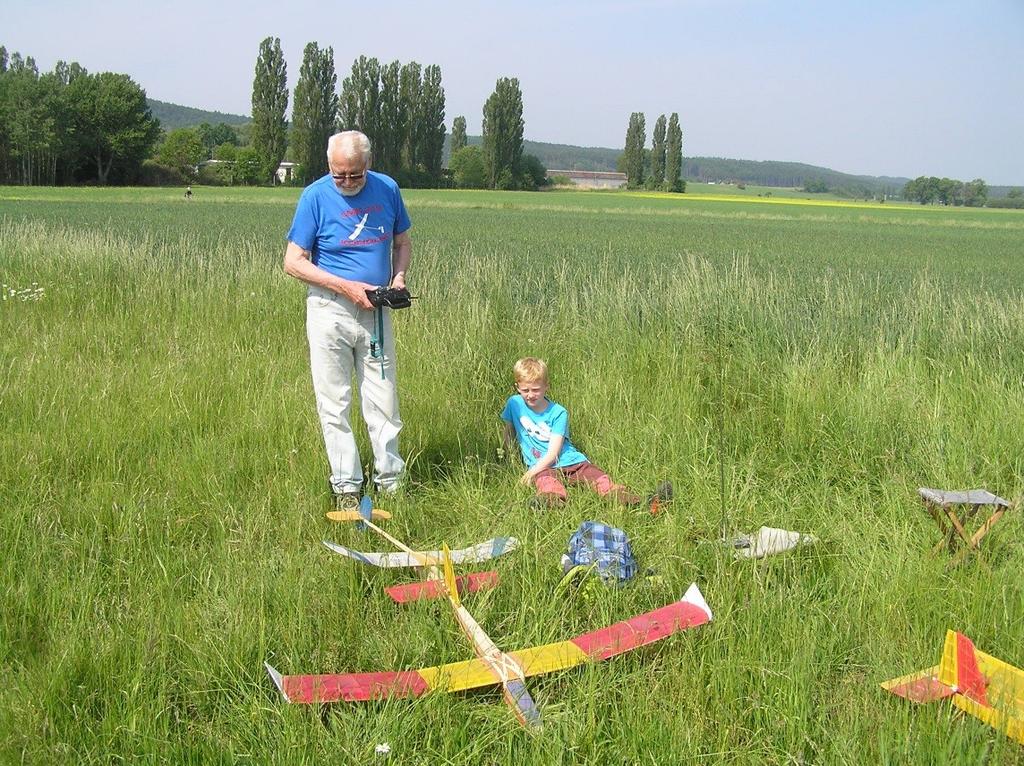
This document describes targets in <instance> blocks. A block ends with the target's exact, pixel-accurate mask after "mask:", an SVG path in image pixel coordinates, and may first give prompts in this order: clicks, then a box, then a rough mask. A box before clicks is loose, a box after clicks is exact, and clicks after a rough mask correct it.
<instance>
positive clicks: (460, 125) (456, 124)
mask: <svg viewBox="0 0 1024 766" xmlns="http://www.w3.org/2000/svg"><path fill="white" fill-rule="evenodd" d="M465 145H466V118H465V117H463V116H462V115H461V114H460V115H459V116H458V117H456V118H455V119H454V120H452V140H451V142H450V143H449V146H448V156H449V157H450V156H451V155H453V154H455V152H457V151H459V149H462V148H463V147H464V146H465Z"/></svg>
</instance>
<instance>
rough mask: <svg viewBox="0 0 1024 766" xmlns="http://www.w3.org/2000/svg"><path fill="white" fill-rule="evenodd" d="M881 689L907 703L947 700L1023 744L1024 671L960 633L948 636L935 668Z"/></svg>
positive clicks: (948, 634) (886, 682)
mask: <svg viewBox="0 0 1024 766" xmlns="http://www.w3.org/2000/svg"><path fill="white" fill-rule="evenodd" d="M882 688H883V689H885V690H887V691H890V692H892V693H893V694H896V695H898V696H900V697H904V698H906V699H908V700H910V701H911V702H934V701H935V700H940V699H945V698H947V697H949V698H950V700H951V701H952V703H953V704H954V705H956V706H957V707H958V708H960V709H961V710H963V711H964V712H965V713H968V714H970V715H972V716H974V717H975V718H978V719H980V720H982V721H984V722H985V723H987V724H988V725H989V726H991V727H993V728H994V729H997V730H999V731H1001V732H1003V733H1004V734H1006V735H1007V736H1008V737H1010V738H1011V739H1015V740H1016V741H1017V742H1020V743H1021V744H1024V670H1021V669H1020V668H1015V667H1014V666H1013V665H1010V664H1007V663H1005V662H1003V661H1002V660H999V659H996V658H995V657H992V656H991V655H988V654H985V653H984V652H982V651H979V650H978V649H976V648H975V647H974V644H973V643H972V642H971V639H969V638H968V637H967V636H965V635H964V634H963V633H957V632H955V631H952V630H947V631H946V643H945V644H944V646H943V648H942V660H941V662H940V663H939V664H938V665H936V666H935V667H931V668H927V669H925V670H921V671H918V672H917V673H911V674H910V675H906V676H900V677H899V678H893V679H892V680H889V681H885V682H884V683H883V684H882Z"/></svg>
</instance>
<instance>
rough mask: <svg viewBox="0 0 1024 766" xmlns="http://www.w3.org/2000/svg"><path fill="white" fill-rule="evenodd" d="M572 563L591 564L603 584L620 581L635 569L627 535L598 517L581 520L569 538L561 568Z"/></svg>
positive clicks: (634, 561)
mask: <svg viewBox="0 0 1024 766" xmlns="http://www.w3.org/2000/svg"><path fill="white" fill-rule="evenodd" d="M576 566H592V567H593V568H594V571H595V573H596V574H597V575H598V577H600V578H601V579H602V580H603V581H604V582H605V583H606V584H612V583H616V584H617V583H623V582H625V581H626V580H629V579H631V578H632V577H633V576H634V575H636V573H637V563H636V557H635V556H634V555H633V548H632V547H631V546H630V544H629V537H627V536H626V533H625V532H623V531H622V530H621V529H617V528H616V527H610V526H608V525H607V524H602V523H601V522H599V521H584V522H583V523H582V524H580V526H579V528H578V529H577V530H576V531H575V532H573V533H572V536H571V537H570V538H569V550H568V551H566V553H565V554H564V555H563V556H562V569H563V570H564V571H565V572H568V571H569V570H570V569H572V568H573V567H576Z"/></svg>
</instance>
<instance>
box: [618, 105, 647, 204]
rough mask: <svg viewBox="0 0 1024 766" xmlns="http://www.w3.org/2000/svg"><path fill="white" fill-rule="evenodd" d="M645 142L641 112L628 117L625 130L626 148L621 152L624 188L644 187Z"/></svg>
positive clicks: (645, 129)
mask: <svg viewBox="0 0 1024 766" xmlns="http://www.w3.org/2000/svg"><path fill="white" fill-rule="evenodd" d="M646 142H647V127H646V124H645V121H644V115H643V112H633V113H632V114H631V115H629V127H628V128H626V146H625V148H624V149H623V151H622V157H623V166H624V169H625V172H626V188H628V189H638V188H640V187H642V186H643V185H644V144H645V143H646Z"/></svg>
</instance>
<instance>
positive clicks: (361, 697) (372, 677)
mask: <svg viewBox="0 0 1024 766" xmlns="http://www.w3.org/2000/svg"><path fill="white" fill-rule="evenodd" d="M368 508H369V506H367V509H368ZM361 522H362V523H363V524H365V525H366V526H367V527H369V528H370V529H373V530H374V531H375V532H377V533H378V534H380V535H381V536H383V537H384V538H385V539H387V540H388V541H390V542H391V543H392V544H393V545H395V546H396V547H397V548H399V549H400V550H401V551H403V553H404V555H405V556H406V557H407V559H402V564H401V565H406V566H408V565H409V563H415V564H418V565H419V566H420V567H422V568H424V569H425V570H426V572H427V583H428V584H429V585H430V589H429V590H430V591H431V594H433V593H435V592H436V593H437V594H439V595H443V597H445V598H447V600H448V602H449V603H450V604H451V607H452V609H453V611H454V614H455V618H456V620H457V621H458V623H459V627H461V628H462V632H463V633H464V634H465V635H466V638H467V639H469V642H470V644H472V646H473V650H474V652H475V653H476V655H477V656H476V658H475V659H472V660H465V661H463V662H453V663H449V664H447V665H438V666H434V667H428V668H420V669H418V670H399V671H387V672H377V673H335V674H319V675H289V676H283V675H281V673H279V672H278V671H277V670H276V669H275V668H273V667H272V666H271V665H270V664H269V663H264V664H265V666H266V669H267V672H268V673H269V674H270V677H271V679H273V681H274V684H275V685H276V686H277V688H278V690H279V691H280V692H281V694H282V696H283V697H284V699H285V700H286V701H287V702H296V703H322V702H338V701H345V702H361V701H367V700H375V699H383V698H386V697H418V696H420V695H422V694H425V693H427V692H428V691H445V692H454V691H462V690H466V689H474V688H478V687H482V686H489V685H492V684H500V685H501V687H502V692H503V695H504V698H505V701H506V702H507V703H508V705H509V707H510V708H511V709H512V711H513V712H514V713H515V715H516V718H518V719H519V721H520V723H522V724H523V725H524V726H537V725H539V724H540V721H541V718H540V711H539V710H538V709H537V705H536V703H534V701H533V698H532V697H531V696H530V693H529V691H528V690H527V688H526V683H525V681H526V679H527V678H528V677H530V676H535V675H540V674H543V673H551V672H554V671H556V670H565V669H567V668H572V667H575V666H576V665H580V664H583V663H586V662H598V661H600V660H605V659H608V658H609V657H614V656H615V655H617V654H622V653H623V652H628V651H630V650H631V649H636V648H638V647H640V646H645V645H646V644H651V643H654V642H655V641H660V640H661V639H663V638H666V637H668V636H670V635H672V634H674V633H677V632H679V631H682V630H686V629H687V628H692V627H696V626H698V625H703V624H704V623H707V622H710V621H711V609H710V608H709V607H708V605H707V603H706V602H705V601H704V597H703V596H702V595H701V592H700V589H699V588H698V587H697V584H696V583H694V584H692V585H691V586H690V587H689V589H688V590H687V591H686V594H685V595H684V596H683V597H682V599H680V600H679V601H676V602H674V603H671V604H669V605H667V606H663V607H661V608H660V609H655V610H653V611H650V612H646V613H644V614H641V615H637V616H636V617H632V618H630V619H628V620H624V621H622V622H617V623H615V624H614V625H610V626H608V627H605V628H601V629H600V630H595V631H593V632H591V633H586V634H584V635H582V636H577V637H576V638H573V639H570V640H568V641H559V642H556V643H553V644H545V645H543V646H534V647H529V648H527V649H521V650H519V651H515V652H507V653H506V652H503V651H501V650H500V649H499V648H498V647H497V646H496V645H495V643H494V641H492V640H491V638H490V636H488V635H487V634H486V633H485V632H484V630H483V628H481V627H480V625H479V623H477V622H476V620H475V619H474V618H473V616H472V615H471V614H470V613H469V611H468V610H467V609H466V607H465V606H463V605H462V600H461V598H460V595H459V594H460V591H462V590H474V589H475V588H472V587H466V586H467V585H468V583H462V582H459V581H458V579H457V578H456V577H455V573H454V569H453V567H452V559H453V556H452V553H451V551H449V550H448V549H447V546H446V547H445V548H444V550H443V551H440V552H435V551H430V552H422V551H414V550H412V549H411V548H409V547H408V546H406V545H405V544H404V543H402V542H401V541H400V540H397V539H396V538H394V537H392V536H391V535H389V534H388V533H387V532H385V531H384V530H383V529H381V528H380V527H378V526H377V525H376V524H374V523H373V522H372V521H371V520H370V518H369V514H367V513H364V515H362V517H361ZM498 539H503V538H498ZM489 543H493V541H489ZM481 545H484V544H481ZM476 547H479V546H476ZM331 548H332V550H335V551H336V552H339V553H343V555H348V556H350V557H352V558H355V559H357V560H361V561H364V563H372V564H374V565H375V566H394V565H396V564H392V563H390V561H389V562H385V563H381V562H380V561H379V560H377V559H376V558H374V559H370V558H369V556H374V557H376V556H380V555H383V554H359V555H356V556H353V555H351V554H352V553H353V552H351V551H347V550H338V548H340V546H333V545H332V546H331ZM502 549H503V550H504V545H503V546H502ZM469 550H475V547H474V549H467V551H469ZM438 553H440V555H438ZM393 555H398V556H401V555H402V554H393ZM481 555H483V554H481ZM488 557H489V556H488ZM469 560H480V559H473V558H471V557H470V559H469ZM459 579H461V578H459ZM392 597H395V596H394V594H392ZM420 597H422V596H420ZM396 600H406V599H399V598H396Z"/></svg>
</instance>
